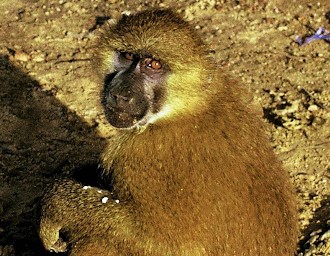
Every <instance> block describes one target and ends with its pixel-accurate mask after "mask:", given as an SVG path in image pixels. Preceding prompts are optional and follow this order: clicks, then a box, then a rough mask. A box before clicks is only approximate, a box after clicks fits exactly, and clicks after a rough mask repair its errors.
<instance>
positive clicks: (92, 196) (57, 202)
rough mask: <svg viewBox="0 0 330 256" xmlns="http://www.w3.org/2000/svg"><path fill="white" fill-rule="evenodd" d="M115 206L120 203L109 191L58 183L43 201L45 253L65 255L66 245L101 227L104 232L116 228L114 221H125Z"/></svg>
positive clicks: (74, 242) (40, 232) (41, 234)
mask: <svg viewBox="0 0 330 256" xmlns="http://www.w3.org/2000/svg"><path fill="white" fill-rule="evenodd" d="M118 207H120V206H119V201H118V200H114V199H113V198H112V195H111V193H110V192H109V191H105V190H101V189H98V188H94V187H90V186H83V185H81V184H80V183H78V182H75V181H72V180H61V181H58V182H56V183H55V185H54V186H53V187H52V188H51V189H50V190H49V191H47V192H46V193H45V196H44V198H43V200H42V209H41V220H40V230H39V235H40V238H41V240H42V242H43V244H44V246H45V248H46V249H47V250H49V251H54V252H64V251H66V250H67V244H68V243H73V244H76V243H77V242H78V241H79V240H81V239H82V238H83V237H88V236H89V235H90V234H91V233H92V232H93V230H95V229H97V228H98V227H100V226H101V227H102V230H104V232H109V229H110V228H111V229H116V224H118V223H116V220H118V219H123V218H125V216H123V214H124V211H123V210H122V209H119V208H118ZM118 213H120V215H121V216H116V215H118ZM109 219H110V221H109ZM111 219H113V221H111ZM114 232H115V231H114ZM62 235H64V237H65V239H63V238H62V237H61V236H62ZM100 235H102V234H100ZM65 240H66V241H65ZM67 242H68V243H67Z"/></svg>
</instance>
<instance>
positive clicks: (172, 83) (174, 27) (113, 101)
mask: <svg viewBox="0 0 330 256" xmlns="http://www.w3.org/2000/svg"><path fill="white" fill-rule="evenodd" d="M96 58H97V60H98V64H99V66H100V67H101V72H100V75H101V77H102V80H103V82H104V89H103V93H102V104H103V106H104V109H105V113H106V117H107V120H108V121H109V122H110V124H111V125H112V126H114V127H117V128H133V127H145V126H147V125H148V124H150V123H155V122H157V121H158V120H169V119H171V120H173V119H175V117H179V116H184V115H186V114H192V113H194V114H196V113H198V109H202V108H203V105H204V103H205V102H204V101H205V100H204V98H205V95H206V91H207V88H206V87H207V86H205V88H201V87H202V86H203V84H204V85H205V84H207V82H206V81H205V74H203V73H204V69H205V65H206V63H207V61H206V59H207V58H206V54H205V50H204V45H203V43H202V41H201V39H200V37H199V36H198V35H197V34H196V33H195V32H194V30H192V29H191V28H190V26H189V25H188V24H187V22H185V21H184V20H183V19H182V18H180V17H179V16H177V15H175V14H174V13H173V12H172V11H170V10H148V11H144V12H140V13H138V14H136V15H130V16H126V15H124V16H123V17H122V18H121V19H120V20H119V21H118V22H117V23H116V24H115V25H114V26H112V27H110V28H109V29H108V30H107V31H106V33H104V34H103V35H102V39H101V41H100V45H99V52H98V54H97V56H96ZM203 80H204V81H203Z"/></svg>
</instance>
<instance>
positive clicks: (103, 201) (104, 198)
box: [102, 196, 109, 204]
mask: <svg viewBox="0 0 330 256" xmlns="http://www.w3.org/2000/svg"><path fill="white" fill-rule="evenodd" d="M108 200H109V198H107V197H106V196H105V197H103V198H102V203H104V204H105V203H106V202H108Z"/></svg>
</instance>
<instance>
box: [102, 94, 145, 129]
mask: <svg viewBox="0 0 330 256" xmlns="http://www.w3.org/2000/svg"><path fill="white" fill-rule="evenodd" d="M120 98H121V99H119V97H118V96H116V97H114V96H113V95H111V94H108V95H107V96H106V98H105V101H104V103H105V104H104V108H105V115H106V118H107V120H108V122H109V123H110V124H111V125H112V126H114V127H116V128H131V127H133V126H134V125H136V124H137V123H138V122H139V121H140V120H142V119H143V118H144V117H145V116H146V114H147V112H148V109H149V106H148V103H147V101H146V100H144V99H143V98H142V97H138V96H136V95H135V97H126V96H125V97H120Z"/></svg>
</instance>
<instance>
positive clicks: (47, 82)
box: [0, 0, 330, 256]
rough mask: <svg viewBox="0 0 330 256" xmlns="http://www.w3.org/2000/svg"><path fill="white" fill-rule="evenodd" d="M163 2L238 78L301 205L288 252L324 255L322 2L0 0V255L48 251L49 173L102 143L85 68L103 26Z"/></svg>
mask: <svg viewBox="0 0 330 256" xmlns="http://www.w3.org/2000/svg"><path fill="white" fill-rule="evenodd" d="M151 6H160V7H172V8H174V9H175V10H177V11H178V12H180V13H183V14H184V15H185V17H186V19H187V20H189V21H190V22H191V23H192V24H193V26H195V27H196V29H197V30H198V31H199V33H200V34H201V36H202V37H203V39H204V40H205V42H206V43H207V44H209V46H210V47H209V48H210V49H211V54H212V55H213V56H214V58H215V60H216V62H217V64H218V65H219V68H220V69H219V72H226V73H228V74H230V75H231V76H233V77H235V78H236V79H237V81H239V82H241V83H244V85H245V86H247V87H248V88H249V90H250V92H251V95H252V96H253V101H254V103H256V104H258V107H259V109H260V118H263V120H264V121H265V123H267V127H268V128H269V139H270V140H271V142H272V145H273V147H274V150H275V151H276V153H277V154H278V156H279V157H280V158H281V160H282V161H283V163H284V165H285V166H286V168H287V170H288V172H290V176H291V179H292V182H293V183H294V184H295V187H296V191H297V196H298V201H299V213H300V216H299V221H300V228H301V238H300V242H299V245H298V248H297V255H330V206H329V203H330V198H329V187H330V186H329V177H330V176H329V170H330V169H329V168H330V167H329V161H330V160H329V159H330V126H329V123H330V112H329V108H330V93H329V85H330V65H329V63H330V51H329V50H330V44H329V43H327V42H325V41H314V42H311V43H310V44H307V45H304V46H299V45H298V44H297V43H296V42H295V37H296V35H305V36H308V35H311V34H314V33H315V31H316V30H317V29H318V28H319V27H321V26H322V27H325V28H326V29H328V30H330V1H327V0H323V1H319V2H317V1H312V0H311V1H305V0H301V1H284V0H277V1H275V0H272V1H265V0H259V1H248V0H246V1H233V0H231V1H230V0H228V1H225V0H223V1H215V0H210V1H206V0H205V1H204V0H199V1H198V0H189V1H183V0H175V1H174V0H173V1H170V0H144V1H142V0H139V1H133V0H131V1H121V0H90V1H78V0H72V1H69V0H40V1H32V0H17V1H11V0H1V1H0V106H1V111H0V256H11V255H17V256H23V255H24V256H34V255H53V254H50V253H47V252H45V251H44V250H43V248H42V245H41V243H40V241H39V239H38V235H37V212H38V203H39V201H40V196H41V194H42V191H43V189H44V187H45V186H46V185H47V184H49V183H51V182H52V180H53V179H54V178H55V177H57V176H64V175H68V174H69V173H70V171H71V170H73V169H75V168H81V167H82V166H85V165H90V164H94V163H96V162H97V159H98V154H99V153H100V152H101V151H102V148H103V146H104V137H106V136H109V134H106V133H105V129H104V125H103V119H102V113H98V111H97V110H96V107H95V106H96V104H97V100H98V98H97V97H95V92H94V91H95V88H94V89H93V88H92V86H91V84H93V81H91V80H92V79H93V78H92V76H91V75H90V74H92V73H93V70H92V68H91V66H90V62H91V60H92V59H93V55H92V54H91V48H93V42H94V40H95V38H96V37H97V34H98V32H99V31H100V29H102V25H103V24H104V23H106V22H113V20H114V19H115V18H116V17H118V16H119V15H121V14H122V13H132V12H136V11H139V10H142V9H145V8H148V7H151Z"/></svg>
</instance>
